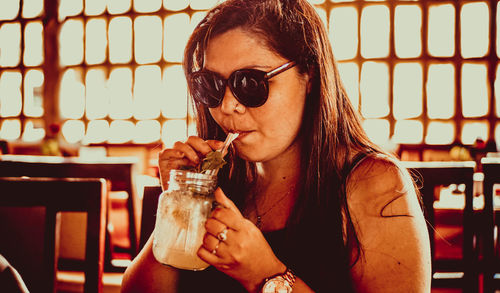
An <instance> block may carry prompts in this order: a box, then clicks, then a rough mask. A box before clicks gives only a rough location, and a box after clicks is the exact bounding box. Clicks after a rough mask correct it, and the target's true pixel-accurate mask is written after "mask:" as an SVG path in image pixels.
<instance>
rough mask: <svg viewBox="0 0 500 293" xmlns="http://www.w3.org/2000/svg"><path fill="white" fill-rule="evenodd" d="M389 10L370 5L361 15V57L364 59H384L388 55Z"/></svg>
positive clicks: (382, 6)
mask: <svg viewBox="0 0 500 293" xmlns="http://www.w3.org/2000/svg"><path fill="white" fill-rule="evenodd" d="M389 30H390V24H389V8H388V7H387V6H385V5H370V6H366V7H365V8H363V10H362V13H361V55H362V56H363V57H365V58H378V57H386V56H387V55H388V54H389Z"/></svg>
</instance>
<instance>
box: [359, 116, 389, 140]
mask: <svg viewBox="0 0 500 293" xmlns="http://www.w3.org/2000/svg"><path fill="white" fill-rule="evenodd" d="M363 128H364V129H365V131H366V134H367V135H368V137H369V138H370V139H371V140H372V141H373V142H375V143H377V144H380V145H383V144H386V143H387V142H388V141H389V121H387V120H385V119H366V120H365V121H364V122H363Z"/></svg>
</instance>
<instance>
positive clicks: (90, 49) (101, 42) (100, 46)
mask: <svg viewBox="0 0 500 293" xmlns="http://www.w3.org/2000/svg"><path fill="white" fill-rule="evenodd" d="M106 30H107V28H106V20H104V19H103V18H92V19H90V20H89V21H88V22H87V25H86V27H85V62H87V64H99V63H103V62H104V61H106V48H107V46H108V38H107V33H106V32H107V31H106Z"/></svg>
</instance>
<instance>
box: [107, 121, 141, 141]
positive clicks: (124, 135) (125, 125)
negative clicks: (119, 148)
mask: <svg viewBox="0 0 500 293" xmlns="http://www.w3.org/2000/svg"><path fill="white" fill-rule="evenodd" d="M134 132H135V125H134V123H133V122H132V121H124V120H115V121H113V122H111V124H110V125H109V139H108V142H109V143H125V142H128V141H130V140H132V137H133V134H134Z"/></svg>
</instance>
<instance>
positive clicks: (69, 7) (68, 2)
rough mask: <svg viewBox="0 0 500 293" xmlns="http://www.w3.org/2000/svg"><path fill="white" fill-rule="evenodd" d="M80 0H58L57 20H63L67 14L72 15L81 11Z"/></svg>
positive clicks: (81, 4) (81, 2)
mask: <svg viewBox="0 0 500 293" xmlns="http://www.w3.org/2000/svg"><path fill="white" fill-rule="evenodd" d="M82 11H83V1H82V0H61V1H59V20H60V21H63V20H64V19H66V17H68V16H74V15H78V14H80V13H82Z"/></svg>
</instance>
